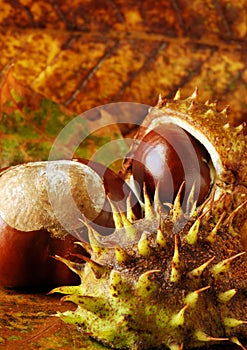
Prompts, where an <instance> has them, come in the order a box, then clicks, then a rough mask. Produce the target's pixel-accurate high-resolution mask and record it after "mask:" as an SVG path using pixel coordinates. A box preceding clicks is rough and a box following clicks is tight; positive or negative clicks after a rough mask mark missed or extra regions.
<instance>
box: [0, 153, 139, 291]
mask: <svg viewBox="0 0 247 350" xmlns="http://www.w3.org/2000/svg"><path fill="white" fill-rule="evenodd" d="M130 194H131V189H130V187H129V186H128V185H127V184H126V183H125V181H124V180H123V179H121V178H120V177H119V176H118V175H116V174H115V173H114V172H113V171H111V170H110V169H108V168H107V167H105V166H103V165H101V164H99V163H96V162H92V161H88V160H84V159H77V160H75V161H69V160H61V161H50V162H31V163H26V164H21V165H17V166H13V167H9V168H6V169H2V171H1V172H0V285H2V286H7V287H32V288H33V287H38V288H47V287H52V286H58V285H69V284H75V283H79V278H78V276H77V275H76V274H74V273H73V272H72V271H70V270H69V268H68V267H67V266H65V264H63V263H62V262H60V261H57V260H55V259H53V257H54V256H55V255H59V256H62V257H67V258H70V260H71V255H73V254H74V255H75V254H78V253H81V249H82V248H81V247H79V246H76V245H74V242H75V241H78V240H80V239H83V238H85V235H86V234H87V228H86V227H85V225H84V224H83V222H82V221H80V220H79V218H80V216H81V219H83V218H84V217H86V218H87V219H88V220H90V221H91V225H94V226H95V229H97V230H99V232H100V233H102V234H108V233H111V232H112V231H113V230H114V222H113V215H112V208H111V204H110V202H109V199H108V198H110V199H111V200H112V201H113V203H114V204H115V205H117V206H118V207H119V208H120V209H121V210H122V211H126V210H127V208H126V199H127V197H128V196H129V195H130ZM131 200H132V202H131V203H132V204H133V211H134V212H135V214H136V216H137V217H140V214H141V208H140V205H139V203H138V201H137V199H136V198H135V197H134V195H133V196H131ZM132 204H131V205H132ZM69 233H72V234H73V235H74V236H75V237H74V236H73V235H71V234H69ZM83 254H86V253H85V252H83ZM72 259H73V256H72ZM75 259H76V257H75Z"/></svg>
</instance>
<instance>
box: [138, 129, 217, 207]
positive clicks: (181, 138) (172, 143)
mask: <svg viewBox="0 0 247 350" xmlns="http://www.w3.org/2000/svg"><path fill="white" fill-rule="evenodd" d="M208 159H209V156H208V154H207V152H206V150H205V149H204V147H203V146H202V145H201V144H200V143H199V142H198V141H197V140H196V139H194V138H193V137H192V136H191V135H189V134H188V133H187V132H186V131H185V130H184V129H182V128H180V127H179V126H177V125H175V124H172V123H164V124H161V125H159V126H157V127H156V128H154V129H153V130H151V131H150V132H148V133H146V135H145V136H144V137H143V139H142V140H141V142H140V144H139V145H138V147H137V149H136V151H135V153H134V156H133V159H132V173H133V178H134V180H135V181H137V183H139V185H140V187H141V188H142V187H143V183H144V182H145V184H146V188H147V192H148V194H149V196H150V197H151V198H152V197H153V196H154V192H155V188H156V186H157V185H158V184H159V198H160V200H161V202H162V203H167V202H168V203H172V202H173V201H174V198H175V196H176V194H177V193H178V191H179V188H180V186H181V185H182V184H183V182H185V186H184V190H183V194H182V199H183V198H184V199H187V198H188V196H189V194H190V192H191V189H192V187H193V184H194V185H195V190H194V199H195V200H197V203H198V204H200V203H201V202H202V201H203V200H204V199H205V197H206V196H207V194H208V192H209V189H210V184H211V177H210V169H209V166H208Z"/></svg>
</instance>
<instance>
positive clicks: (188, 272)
mask: <svg viewBox="0 0 247 350" xmlns="http://www.w3.org/2000/svg"><path fill="white" fill-rule="evenodd" d="M177 98H178V96H176V98H175V100H174V102H173V103H177V102H176V101H177ZM186 101H187V102H186V103H187V104H186V103H185V102H183V103H181V104H180V105H179V108H180V110H181V108H185V107H186V108H187V110H188V108H189V106H190V105H189V104H188V101H189V100H186ZM189 102H190V103H192V102H191V101H189ZM187 105H188V106H187ZM168 107H169V106H168ZM168 107H166V108H168ZM192 107H193V108H195V106H194V104H193V103H192ZM192 107H190V108H191V109H192ZM203 108H204V107H203ZM213 108H214V107H213ZM211 109H212V106H211V107H209V110H211ZM210 113H211V112H210ZM210 113H207V117H208V116H209V114H210ZM190 117H191V114H190V116H189V118H190ZM217 125H218V124H217ZM224 125H226V124H224ZM224 128H228V126H227V127H226V126H225V127H224ZM236 132H239V131H236V130H235V131H234V133H236ZM234 135H235V134H234ZM228 136H229V135H227V133H224V142H226V140H227V138H228ZM235 136H236V135H235ZM235 136H234V137H235ZM240 140H242V141H241V142H240V141H239V143H238V145H240V146H241V145H242V146H241V147H242V148H241V147H240V146H239V147H240V148H239V149H238V150H237V151H236V148H234V149H233V153H234V152H235V153H234V154H235V156H236V155H237V154H241V152H242V153H243V152H245V147H246V146H245V141H244V140H245V139H244V136H243V134H241V137H240ZM213 146H215V149H216V151H217V152H216V153H217V154H220V156H221V157H223V158H222V159H221V160H222V162H221V163H222V164H221V166H222V169H221V170H222V171H221V172H220V174H221V175H222V174H228V175H229V174H230V177H229V176H222V177H221V176H219V174H218V173H217V171H216V181H215V183H214V185H213V188H212V191H211V194H210V196H209V198H208V199H207V200H206V202H205V203H204V204H203V205H202V207H201V208H200V209H196V208H195V205H193V203H192V205H189V206H188V207H187V211H186V213H184V212H183V211H182V208H181V205H180V198H179V196H180V195H179V193H178V196H177V198H176V199H175V202H174V204H173V205H172V206H171V209H170V210H169V212H166V211H165V209H164V208H163V207H162V205H161V204H160V203H159V202H158V199H157V198H158V196H156V197H155V198H156V199H155V200H154V206H153V207H152V206H151V203H150V202H149V198H148V197H147V195H146V196H145V204H144V214H145V215H144V218H143V219H142V220H138V221H135V219H134V217H133V213H132V211H131V209H130V208H129V211H128V215H127V217H125V216H124V215H123V214H122V213H118V212H117V211H116V210H115V208H113V209H114V210H113V212H114V217H115V223H116V231H115V232H114V234H112V235H111V236H109V237H101V236H99V234H98V233H96V232H95V231H94V230H93V229H92V228H91V227H90V225H89V224H88V223H87V222H85V224H86V225H88V232H89V239H90V246H89V245H86V248H87V249H88V252H89V253H90V255H91V258H90V259H89V258H86V257H82V259H83V260H84V263H83V264H82V265H81V266H79V265H78V264H75V263H71V262H69V261H65V260H63V261H64V262H65V263H66V264H67V265H68V266H69V267H70V268H71V269H73V270H74V271H75V272H77V273H78V274H79V275H80V277H81V285H80V286H75V287H60V288H56V289H55V290H54V292H59V293H63V294H67V295H66V296H65V297H64V298H63V300H66V301H72V302H73V303H75V304H77V305H78V307H77V309H76V311H68V312H65V313H58V316H59V317H60V318H61V319H63V320H64V321H65V322H67V323H71V324H74V325H76V326H78V328H79V329H80V330H81V331H82V332H85V333H86V334H88V335H90V336H92V337H93V338H95V339H97V340H99V341H100V342H102V343H104V344H105V345H107V346H109V347H112V348H116V349H131V350H134V349H135V350H137V349H138V350H142V349H149V348H154V347H155V348H162V349H166V348H167V349H170V350H181V349H183V346H184V347H185V348H186V349H187V348H188V349H190V348H193V347H197V346H202V345H205V344H214V343H222V344H224V343H226V342H232V343H235V344H237V345H238V346H239V347H240V348H242V349H244V346H243V345H242V344H241V342H240V340H239V339H241V338H243V337H244V338H246V337H247V324H246V321H247V299H246V295H247V278H246V277H247V255H246V254H245V252H244V248H243V245H242V242H241V239H240V233H241V227H242V226H243V223H246V222H247V221H246V220H247V217H246V202H245V201H246V199H247V191H246V187H245V184H246V179H245V177H243V174H242V175H241V176H240V173H239V171H240V169H245V170H246V164H245V161H244V160H241V161H240V160H239V164H240V166H239V168H238V169H237V168H236V167H235V168H234V169H231V167H230V165H231V163H230V162H231V157H233V155H232V154H230V155H229V154H227V159H226V158H224V152H225V151H224V150H221V147H220V145H219V143H218V144H217V145H213ZM228 153H229V151H228ZM235 160H236V159H235ZM235 160H234V164H235V165H236V161H235ZM229 164H230V165H229ZM235 165H234V166H235ZM232 170H233V171H232ZM245 173H246V172H245ZM236 174H237V175H236ZM234 175H235V176H236V177H235V178H234V181H233V180H232V176H234ZM229 178H231V182H230V183H228V182H227V180H226V179H229ZM216 187H217V188H216ZM144 193H145V190H144ZM215 193H216V195H215ZM83 247H84V248H85V244H84V245H83Z"/></svg>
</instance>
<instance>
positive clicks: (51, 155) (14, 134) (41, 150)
mask: <svg viewBox="0 0 247 350" xmlns="http://www.w3.org/2000/svg"><path fill="white" fill-rule="evenodd" d="M13 70H14V67H13V66H12V68H11V69H10V70H9V71H8V72H7V73H6V76H5V78H4V79H3V81H2V87H1V123H0V133H1V167H6V166H9V165H13V164H18V163H23V162H27V161H39V160H47V159H65V158H66V159H71V158H72V157H82V158H87V159H90V158H91V157H92V156H93V155H94V154H95V153H97V150H98V149H99V148H101V147H102V146H103V145H104V144H105V143H107V142H109V141H113V140H115V139H121V138H122V134H121V131H120V130H119V128H118V126H117V125H116V124H115V122H114V120H113V118H112V116H111V115H110V114H109V113H108V114H106V113H105V114H104V117H103V118H102V116H101V114H100V113H98V114H97V113H96V112H95V111H91V112H90V111H89V113H88V114H87V115H85V116H84V115H83V116H80V117H76V116H75V114H73V113H71V112H69V111H68V110H67V109H66V108H65V107H63V106H61V105H59V104H58V103H55V102H53V101H52V100H50V99H49V98H47V97H45V96H43V95H41V94H39V93H37V92H34V91H33V90H32V89H31V88H30V87H28V86H25V85H23V84H21V83H19V82H18V81H17V80H16V79H15V78H14V76H13ZM94 114H96V116H94ZM90 118H92V119H93V120H90ZM73 122H74V124H72V125H71V124H69V123H73ZM66 125H67V126H66ZM70 125H71V127H70V128H69V126H70ZM109 125H110V126H111V127H110V128H109ZM65 126H66V128H67V129H66V132H64V133H63V134H61V132H62V131H63V130H64V128H65ZM58 135H60V136H59V138H58ZM55 141H56V142H55ZM121 145H122V147H123V149H121V150H118V149H117V148H116V147H115V146H114V145H112V146H111V145H110V146H111V147H110V148H108V149H109V153H105V154H104V157H102V162H103V163H104V162H105V163H106V164H107V163H108V164H109V163H110V164H111V161H112V158H113V159H114V160H115V159H118V158H119V157H120V154H123V152H126V150H127V146H126V149H125V143H123V142H122V143H121ZM52 147H53V150H52V151H51V149H52ZM110 151H111V152H110ZM109 157H110V158H109ZM95 160H97V157H95Z"/></svg>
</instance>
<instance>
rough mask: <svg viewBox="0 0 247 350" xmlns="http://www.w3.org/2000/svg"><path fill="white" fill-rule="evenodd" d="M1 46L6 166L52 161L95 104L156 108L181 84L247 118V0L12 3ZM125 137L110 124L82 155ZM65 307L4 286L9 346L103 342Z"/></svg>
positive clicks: (7, 0) (0, 328)
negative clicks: (68, 131)
mask: <svg viewBox="0 0 247 350" xmlns="http://www.w3.org/2000/svg"><path fill="white" fill-rule="evenodd" d="M0 48H1V51H0V52H1V54H0V72H1V73H0V80H1V95H0V97H1V103H0V107H1V123H0V138H1V140H0V141H1V142H0V143H1V148H0V152H1V166H7V165H9V164H16V163H19V162H22V161H29V160H39V159H47V156H48V154H49V150H50V147H51V145H52V143H53V141H54V139H55V138H56V136H57V134H58V133H59V132H60V130H61V129H62V128H63V127H64V126H65V125H66V123H68V122H69V121H70V120H71V119H72V118H74V117H75V116H76V115H78V114H81V113H83V112H85V111H87V110H89V109H91V108H94V107H97V106H100V105H104V104H108V103H111V102H119V101H125V102H126V101H128V102H137V103H143V104H145V105H154V104H155V103H156V101H157V97H158V94H159V93H162V94H163V95H164V96H167V97H172V96H174V94H175V92H176V90H177V89H178V88H181V89H182V97H187V96H188V95H190V94H191V93H192V92H193V90H194V89H195V87H196V86H197V87H198V88H199V92H200V98H201V99H202V100H204V101H205V100H208V99H209V100H213V101H215V100H217V101H218V108H219V109H222V108H224V107H225V106H226V105H230V108H231V109H230V110H231V119H232V122H234V123H239V122H240V121H243V120H247V0H239V1H238V2H233V1H230V0H205V1H203V0H195V1H190V0H159V1H157V0H152V1H151V0H147V1H141V0H138V1H134V0H127V1H124V0H106V1H103V0H97V1H96V0H94V1H93V0H85V1H82V0H70V1H68V0H2V1H1V6H0ZM103 117H104V118H105V116H100V117H99V116H98V117H97V118H98V119H99V118H103ZM111 117H112V122H113V123H117V122H118V119H117V118H118V116H117V115H114V113H112V115H111ZM142 117H143V115H140V116H137V119H138V118H142ZM97 118H96V119H97ZM133 118H135V116H133ZM91 122H95V123H96V122H97V121H95V120H87V121H86V123H91ZM122 134H123V130H121V129H119V128H118V126H117V125H115V127H114V132H113V131H112V130H108V131H107V130H104V132H103V134H102V133H99V134H98V135H97V138H96V139H94V141H92V140H91V141H90V140H89V142H88V143H87V147H84V149H85V150H86V151H85V152H86V153H83V152H82V154H80V155H82V156H87V157H88V156H90V155H91V153H90V152H94V151H95V149H97V147H98V146H99V145H101V143H102V139H104V138H105V137H110V138H112V137H116V138H118V137H121V136H122ZM113 135H114V136H113ZM93 142H95V144H94V143H93ZM66 307H68V306H67V305H66ZM71 307H72V306H71ZM61 308H62V305H60V303H59V300H58V299H56V298H54V297H52V298H51V297H48V296H45V295H44V294H35V296H33V294H26V293H20V292H15V291H9V290H1V302H0V322H1V323H0V348H2V349H11V350H12V349H21V348H23V349H79V348H82V349H90V350H92V349H100V348H102V347H101V346H100V345H97V344H95V343H91V341H90V340H89V339H87V338H86V337H82V338H80V339H79V340H78V338H79V336H78V333H77V332H76V331H75V330H74V329H72V328H69V327H68V326H65V325H63V324H61V323H59V322H60V321H56V323H55V321H53V319H52V321H51V318H50V316H49V315H50V314H52V313H55V311H56V310H57V309H61ZM36 311H37V312H38V313H41V314H42V315H41V314H39V315H41V316H39V317H38V318H37V315H36ZM53 327H55V328H53ZM215 349H216V348H215ZM224 349H226V347H224ZM231 349H233V347H231Z"/></svg>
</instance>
